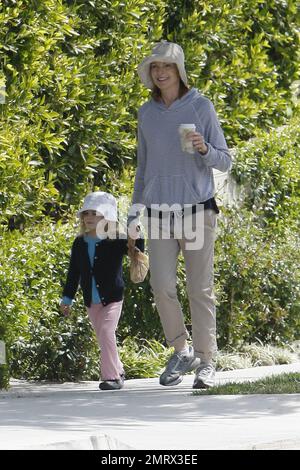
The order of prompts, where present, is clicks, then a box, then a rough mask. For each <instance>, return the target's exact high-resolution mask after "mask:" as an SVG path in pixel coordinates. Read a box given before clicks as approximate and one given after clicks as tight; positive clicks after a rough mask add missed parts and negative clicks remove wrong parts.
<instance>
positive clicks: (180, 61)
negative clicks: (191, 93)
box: [137, 41, 188, 90]
mask: <svg viewBox="0 0 300 470" xmlns="http://www.w3.org/2000/svg"><path fill="white" fill-rule="evenodd" d="M152 62H170V63H172V64H176V65H177V68H178V72H179V76H180V78H181V80H182V81H183V83H184V84H185V86H188V85H187V76H186V71H185V68H184V53H183V50H182V48H181V47H180V46H179V45H178V44H175V43H173V42H168V41H161V42H159V43H158V44H156V45H155V46H154V48H153V49H152V54H151V55H150V56H148V57H145V59H144V60H143V61H142V62H141V63H140V65H139V66H138V69H137V71H138V74H139V77H140V79H141V81H142V82H143V84H144V85H145V86H146V87H147V88H150V90H152V89H153V88H154V84H153V81H152V78H151V73H150V64H151V63H152Z"/></svg>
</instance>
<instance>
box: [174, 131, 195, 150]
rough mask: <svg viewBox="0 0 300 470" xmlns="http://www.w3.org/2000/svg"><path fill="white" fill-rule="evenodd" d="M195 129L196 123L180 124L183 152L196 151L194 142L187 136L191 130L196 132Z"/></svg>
mask: <svg viewBox="0 0 300 470" xmlns="http://www.w3.org/2000/svg"><path fill="white" fill-rule="evenodd" d="M195 130H196V126H195V124H180V126H179V127H178V132H179V135H180V143H181V149H182V151H183V152H187V153H195V148H194V146H193V142H192V141H191V140H190V139H188V138H187V135H188V134H189V133H190V132H195Z"/></svg>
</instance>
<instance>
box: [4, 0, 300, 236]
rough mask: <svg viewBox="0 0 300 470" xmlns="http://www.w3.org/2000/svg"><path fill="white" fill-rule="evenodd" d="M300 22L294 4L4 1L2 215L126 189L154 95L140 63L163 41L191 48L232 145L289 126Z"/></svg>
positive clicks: (198, 79) (198, 82) (7, 218)
mask: <svg viewBox="0 0 300 470" xmlns="http://www.w3.org/2000/svg"><path fill="white" fill-rule="evenodd" d="M298 24H299V10H298V9H297V1H296V0H290V1H289V2H284V1H282V0H269V1H268V2H262V1H261V0H234V1H230V2H229V1H225V0H215V1H214V2H210V1H203V0H179V1H177V0H176V1H175V0H151V1H148V0H147V1H146V0H127V1H126V2H122V1H120V0H115V1H112V0H106V1H102V0H94V1H85V0H81V1H79V0H74V1H60V0H45V1H43V2H40V1H34V0H31V1H29V2H28V1H24V0H15V1H14V2H11V1H3V2H1V5H0V51H1V58H0V84H2V83H3V82H5V83H6V91H7V96H6V103H5V104H1V105H0V168H1V171H0V187H1V192H0V209H1V210H0V223H4V224H7V223H8V224H9V225H10V226H17V227H20V226H22V225H24V223H27V224H28V218H29V217H30V218H32V219H33V220H36V219H38V220H40V218H41V215H42V214H43V213H47V214H51V215H52V216H54V217H55V219H58V218H60V217H61V213H62V211H63V210H64V208H65V206H64V204H66V205H67V206H68V204H69V203H72V204H74V205H77V204H78V202H79V200H80V198H81V197H82V195H83V194H85V193H86V191H87V189H88V188H92V187H93V186H94V185H96V186H100V187H103V188H108V189H112V190H115V189H117V188H118V179H119V178H120V174H121V173H122V170H123V167H124V166H126V165H131V164H132V160H134V158H135V143H136V142H135V131H136V111H137V108H138V107H139V105H140V104H141V103H142V102H143V101H144V100H145V99H146V98H147V96H148V92H147V91H146V90H145V89H144V88H143V86H142V85H141V83H140V82H139V79H138V77H137V73H136V67H137V64H138V63H139V62H140V61H141V59H142V57H143V56H144V55H145V54H146V53H147V52H149V51H150V49H151V47H152V45H153V43H154V42H156V41H158V40H160V39H161V38H165V39H169V40H175V41H178V42H179V43H181V44H182V45H183V47H184V49H185V52H186V57H187V69H188V74H189V76H190V78H191V84H194V85H195V86H197V87H198V88H199V89H200V90H202V91H203V92H204V93H205V94H206V95H207V96H209V97H210V98H211V99H212V100H213V101H214V103H215V106H216V109H217V111H218V112H219V115H220V119H221V122H222V126H223V128H224V130H225V133H226V137H227V139H228V142H229V144H230V146H235V145H236V144H237V143H238V142H239V141H240V140H241V139H247V138H248V137H249V136H252V135H254V134H255V133H256V128H270V127H272V126H274V125H278V124H279V123H283V122H284V121H285V120H286V118H287V117H288V116H290V115H291V113H292V112H293V104H292V101H291V88H290V85H291V84H292V83H293V82H294V81H295V80H297V79H298V78H299V61H300V58H299V31H298V29H297V28H298Z"/></svg>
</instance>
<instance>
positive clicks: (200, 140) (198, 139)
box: [187, 132, 208, 155]
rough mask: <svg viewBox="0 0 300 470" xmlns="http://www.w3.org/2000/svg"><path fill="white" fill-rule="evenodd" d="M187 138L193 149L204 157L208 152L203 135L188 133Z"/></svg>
mask: <svg viewBox="0 0 300 470" xmlns="http://www.w3.org/2000/svg"><path fill="white" fill-rule="evenodd" d="M187 138H188V139H189V140H191V141H192V143H193V146H194V148H195V149H196V150H197V151H198V152H199V153H201V154H202V155H205V154H206V153H207V152H208V147H207V145H206V143H205V141H204V137H203V135H201V134H199V132H189V133H188V134H187Z"/></svg>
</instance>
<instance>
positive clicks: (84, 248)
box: [63, 236, 144, 307]
mask: <svg viewBox="0 0 300 470" xmlns="http://www.w3.org/2000/svg"><path fill="white" fill-rule="evenodd" d="M127 243H128V241H127V239H125V238H120V239H116V240H110V239H105V240H102V241H101V242H100V241H99V243H96V247H95V257H94V265H93V266H91V263H90V259H89V255H88V245H87V243H86V242H85V241H84V238H83V237H82V236H78V237H77V238H76V239H75V240H74V242H73V245H72V250H71V258H70V264H69V270H68V275H67V280H66V284H65V287H64V290H63V296H66V297H69V298H70V299H74V297H75V294H76V292H77V289H78V285H79V284H80V286H81V288H82V292H83V298H84V304H85V306H86V307H90V305H91V300H92V276H94V278H95V281H96V286H97V287H98V288H99V295H100V299H101V302H102V304H103V305H108V304H109V303H111V302H118V301H120V300H122V299H123V293H124V280H123V271H122V260H123V256H124V255H126V254H127V253H128V247H127ZM136 246H137V247H138V248H139V249H140V250H141V251H144V239H143V238H139V239H138V240H137V241H136Z"/></svg>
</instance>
